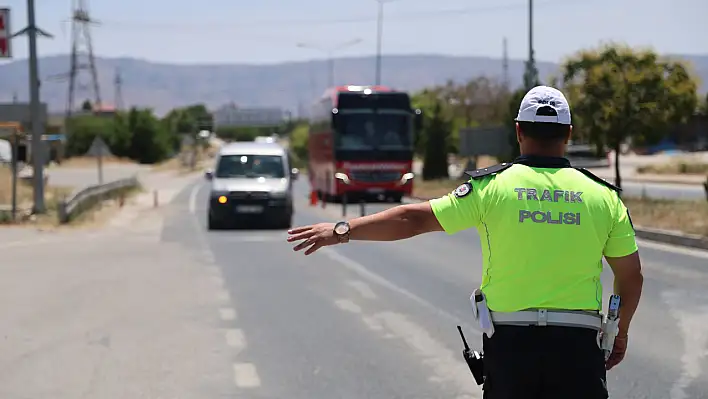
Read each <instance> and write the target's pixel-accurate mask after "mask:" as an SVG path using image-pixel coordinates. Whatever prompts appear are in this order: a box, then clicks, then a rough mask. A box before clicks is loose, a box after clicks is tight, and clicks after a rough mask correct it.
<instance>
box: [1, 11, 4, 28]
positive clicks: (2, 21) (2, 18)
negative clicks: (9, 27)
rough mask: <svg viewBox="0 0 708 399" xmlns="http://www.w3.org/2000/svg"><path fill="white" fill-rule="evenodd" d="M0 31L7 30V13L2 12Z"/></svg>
mask: <svg viewBox="0 0 708 399" xmlns="http://www.w3.org/2000/svg"><path fill="white" fill-rule="evenodd" d="M0 30H5V12H4V11H3V12H0Z"/></svg>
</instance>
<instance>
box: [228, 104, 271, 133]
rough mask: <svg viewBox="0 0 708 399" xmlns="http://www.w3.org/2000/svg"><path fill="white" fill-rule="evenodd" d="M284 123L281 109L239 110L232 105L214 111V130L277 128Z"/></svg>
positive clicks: (239, 108)
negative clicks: (232, 127) (249, 127)
mask: <svg viewBox="0 0 708 399" xmlns="http://www.w3.org/2000/svg"><path fill="white" fill-rule="evenodd" d="M284 121H285V112H284V111H283V110H282V109H281V108H255V107H254V108H241V107H239V106H237V105H236V104H234V103H231V104H228V105H224V106H223V107H221V108H219V109H217V110H216V111H214V128H215V129H217V128H219V127H223V126H236V127H242V126H278V125H280V124H282V123H283V122H284Z"/></svg>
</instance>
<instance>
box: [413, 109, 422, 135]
mask: <svg viewBox="0 0 708 399" xmlns="http://www.w3.org/2000/svg"><path fill="white" fill-rule="evenodd" d="M413 118H414V121H413V123H414V126H415V131H416V132H420V130H421V129H423V111H421V110H420V109H416V110H415V111H414V115H413Z"/></svg>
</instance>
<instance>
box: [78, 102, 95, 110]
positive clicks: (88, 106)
mask: <svg viewBox="0 0 708 399" xmlns="http://www.w3.org/2000/svg"><path fill="white" fill-rule="evenodd" d="M81 110H82V111H89V112H91V111H93V105H91V101H89V100H86V101H84V102H83V104H81Z"/></svg>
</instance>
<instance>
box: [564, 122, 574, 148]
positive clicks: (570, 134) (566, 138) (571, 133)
mask: <svg viewBox="0 0 708 399" xmlns="http://www.w3.org/2000/svg"><path fill="white" fill-rule="evenodd" d="M571 136H573V125H570V126H568V134H567V135H566V136H565V140H564V144H568V141H569V140H570V137H571Z"/></svg>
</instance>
